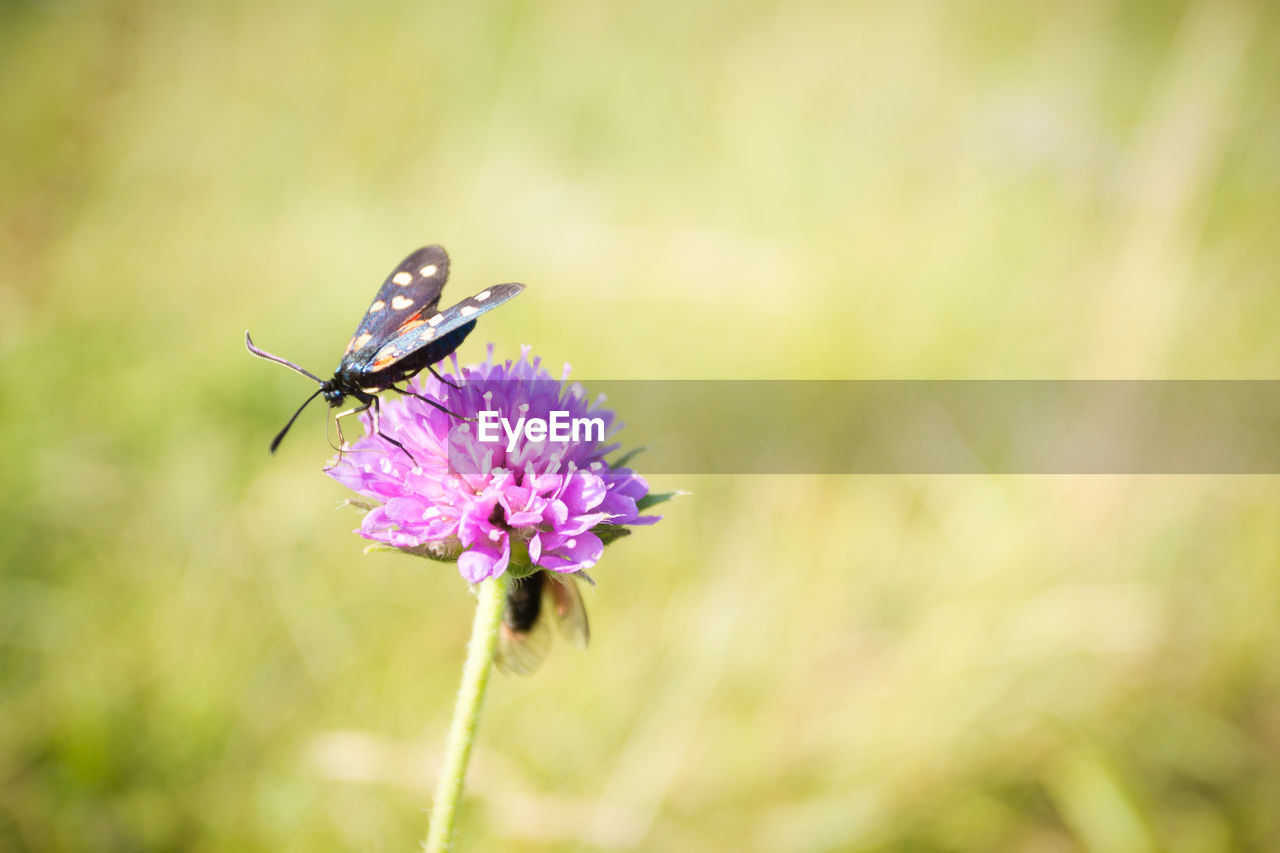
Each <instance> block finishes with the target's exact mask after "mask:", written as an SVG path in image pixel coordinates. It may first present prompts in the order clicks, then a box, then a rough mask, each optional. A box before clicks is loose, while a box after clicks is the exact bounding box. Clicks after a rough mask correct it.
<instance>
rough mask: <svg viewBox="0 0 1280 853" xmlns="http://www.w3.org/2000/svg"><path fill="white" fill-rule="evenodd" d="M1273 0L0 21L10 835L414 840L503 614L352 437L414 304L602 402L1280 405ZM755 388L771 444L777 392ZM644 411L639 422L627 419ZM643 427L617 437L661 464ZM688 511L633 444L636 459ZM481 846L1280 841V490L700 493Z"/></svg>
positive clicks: (529, 684)
mask: <svg viewBox="0 0 1280 853" xmlns="http://www.w3.org/2000/svg"><path fill="white" fill-rule="evenodd" d="M1278 37H1280V10H1278V9H1277V7H1276V6H1275V4H1272V3H1266V2H1261V1H1260V2H1256V3H1249V2H1245V0H1194V2H1191V3H1190V4H1187V5H1184V4H1181V3H1153V2H1136V3H1106V2H1100V1H1099V0H1083V2H1078V3H1070V4H1060V3H1047V2H1031V3H1026V2H1013V0H992V2H982V3H976V4H964V3H942V2H909V3H901V4H887V3H870V2H854V3H845V2H835V0H782V2H742V3H726V2H720V3H682V2H668V1H667V0H660V2H654V3H644V4H640V3H635V4H610V3H600V2H590V0H552V2H546V3H525V2H514V1H511V2H509V0H479V2H473V3H466V4H464V3H457V4H450V5H441V4H433V3H412V2H404V3H392V2H387V3H369V4H340V3H331V2H322V3H319V4H313V5H305V4H291V3H283V2H278V0H259V2H227V3H210V4H181V3H165V2H159V0H105V1H104V2H96V3H82V2H58V3H54V2H48V3H37V2H16V3H15V2H7V3H4V4H3V5H2V6H0V134H2V139H3V142H2V146H3V148H2V150H0V155H2V157H0V204H2V205H3V207H2V209H0V253H2V260H3V263H2V264H0V270H2V272H0V358H2V359H3V364H2V367H3V370H2V373H0V405H2V412H3V418H2V419H0V448H3V451H2V452H0V472H3V481H2V483H3V487H4V490H5V494H6V497H5V499H4V508H3V510H2V511H0V534H2V536H0V555H2V557H3V581H2V587H0V596H2V608H0V683H2V685H3V688H2V690H3V692H2V694H0V848H3V849H6V850H77V851H80V850H110V851H131V850H198V851H212V850H263V851H290V850H308V851H314V850H361V851H396V850H411V849H415V846H414V845H415V844H416V843H417V839H418V838H420V837H421V836H422V834H423V832H424V830H425V826H426V814H425V812H424V807H425V805H426V803H427V801H428V799H429V794H430V791H431V789H432V787H433V784H434V774H435V767H436V762H437V761H438V757H439V750H440V747H441V744H442V740H443V734H444V730H445V727H446V723H447V718H448V714H449V711H450V707H451V703H452V697H453V690H454V687H455V684H456V678H457V675H458V671H459V666H460V662H461V659H462V654H463V645H464V642H465V637H466V634H467V632H468V630H469V623H470V619H471V613H472V602H473V599H472V597H471V596H470V595H469V594H468V591H467V589H466V586H465V584H464V583H463V582H462V581H461V580H460V579H459V577H458V575H457V574H456V572H453V571H451V570H449V569H447V567H441V566H438V565H433V564H421V563H419V562H418V561H414V560H411V559H408V558H404V557H399V556H396V555H370V556H366V555H364V554H363V553H362V546H363V542H362V540H360V539H358V538H357V537H355V536H353V535H352V534H351V533H350V530H351V528H353V527H354V526H355V525H356V524H357V522H358V514H357V513H355V511H354V510H351V509H343V510H339V511H337V512H335V510H334V506H335V505H336V503H337V502H338V501H339V500H341V499H342V498H343V497H344V496H345V494H344V491H343V490H342V489H341V488H340V487H339V486H338V485H337V484H335V483H333V482H331V481H330V480H329V479H328V478H326V477H324V476H323V475H322V474H321V473H320V468H321V466H322V465H323V464H324V463H325V462H326V461H327V459H328V458H329V451H328V449H327V447H326V445H325V444H324V440H323V437H322V426H321V424H322V418H321V412H320V410H319V408H313V409H312V410H311V411H309V412H308V413H307V414H306V415H305V416H304V418H303V419H302V420H301V421H300V423H299V425H298V426H297V427H295V430H294V433H293V434H292V435H291V436H290V437H289V440H288V441H287V442H286V443H285V445H284V447H283V449H282V451H281V453H280V454H279V455H278V456H277V457H276V458H269V457H268V456H267V454H266V444H267V442H268V440H269V439H270V437H271V436H272V435H273V434H274V432H275V430H277V429H278V428H279V427H280V426H281V425H282V424H283V422H284V420H285V418H286V417H287V416H288V414H289V413H290V412H291V411H292V409H293V407H294V406H295V405H296V404H297V403H299V402H300V401H301V399H302V398H303V396H304V395H305V394H306V393H307V392H308V390H309V389H308V385H307V383H306V382H305V381H304V380H302V379H300V378H299V377H297V376H295V375H292V374H289V373H288V372H286V371H284V370H281V369H278V368H275V367H274V366H272V365H267V364H264V363H261V362H258V361H255V360H254V359H251V358H250V357H249V356H248V355H246V354H245V352H244V350H243V348H242V345H241V335H242V333H243V331H244V329H245V328H249V329H251V330H252V331H253V333H254V335H255V338H256V340H257V341H258V342H259V343H260V344H261V345H263V346H265V347H267V348H268V349H271V350H273V351H275V352H278V353H281V354H283V355H285V356H287V357H289V358H291V359H294V360H296V361H298V362H299V363H301V364H303V365H306V366H308V367H310V368H311V369H312V370H313V371H317V372H321V373H324V372H327V371H329V370H331V369H332V367H333V366H334V365H335V364H336V361H337V358H338V356H339V354H340V352H341V350H342V347H343V346H344V344H345V342H346V340H347V337H348V335H349V334H350V333H351V330H352V329H353V328H354V327H355V325H356V322H357V320H358V318H359V315H360V313H361V312H362V311H363V310H364V308H365V307H366V306H367V304H368V302H369V299H370V298H371V296H372V294H373V291H374V289H375V288H376V286H377V284H378V283H379V282H380V281H381V280H382V277H383V276H385V275H386V273H387V271H388V270H389V269H390V268H391V267H392V266H393V265H394V264H395V263H396V262H397V261H398V260H399V259H400V258H401V257H402V256H403V255H404V254H406V253H407V252H408V251H409V250H411V249H413V248H414V247H416V246H418V245H420V244H423V243H427V242H439V243H442V244H444V245H445V246H446V247H448V249H449V251H450V253H451V254H452V256H453V261H454V264H453V282H454V283H453V284H452V285H451V286H450V288H449V290H448V291H447V293H446V298H447V297H448V295H449V294H452V295H453V296H454V297H461V296H463V295H466V294H468V293H472V292H474V291H475V290H477V289H479V288H481V287H482V286H483V285H485V284H489V283H493V282H497V281H508V280H513V279H517V280H520V281H524V282H526V283H528V284H529V285H530V289H529V290H528V292H527V293H526V294H525V295H524V296H522V297H521V299H520V300H519V301H518V302H517V303H514V304H513V305H511V306H510V307H508V308H505V309H503V310H501V311H498V312H495V313H494V314H492V315H490V316H489V317H486V318H485V320H484V322H483V324H482V325H481V327H480V329H479V331H478V332H477V333H476V334H475V335H473V336H472V338H471V340H470V341H468V343H467V344H466V345H465V346H464V348H463V351H462V356H463V358H464V360H475V359H477V358H479V357H480V356H481V355H482V353H483V345H484V343H485V341H486V340H488V341H493V342H495V343H496V344H497V347H498V353H499V354H500V355H504V356H511V355H514V354H516V353H517V351H518V346H519V345H520V344H522V343H528V344H532V345H533V346H534V347H535V348H536V352H537V353H538V354H540V355H541V356H543V357H544V358H545V359H546V360H548V361H549V362H550V363H551V364H552V366H553V367H554V366H558V365H559V364H560V363H561V362H565V361H567V362H570V363H572V365H573V367H574V375H575V376H577V377H580V378H585V379H591V378H593V377H595V378H736V377H744V378H951V377H966V378H1089V377H1111V378H1143V377H1150V378H1229V377H1239V378H1275V376H1276V367H1277V364H1280V338H1278V336H1277V335H1276V328H1277V312H1278V311H1280V288H1278V287H1277V281H1278V275H1280V239H1277V228H1278V227H1280V206H1278V204H1277V200H1278V199H1280V157H1278V156H1277V152H1280V98H1278V97H1277V96H1278V94H1280V90H1278V89H1277V81H1280V49H1277V48H1278V47H1280V38H1278ZM767 405H768V402H767V401H762V406H767ZM621 415H622V417H623V419H624V420H625V418H626V413H625V412H623V413H621ZM624 438H625V433H624ZM637 464H638V467H640V468H641V470H643V457H641V458H640V460H638V463H637ZM653 486H654V488H655V489H657V490H668V489H673V488H684V489H690V490H692V491H693V492H694V494H693V495H692V496H691V497H687V498H683V499H681V500H680V501H677V502H676V503H673V504H668V505H666V507H665V509H666V512H667V519H666V520H665V521H664V522H663V523H661V524H660V525H658V526H657V527H655V528H651V529H648V530H644V531H641V532H640V533H639V534H638V535H636V536H633V537H631V538H630V539H628V540H625V541H623V542H620V543H619V544H617V545H615V546H613V547H612V548H611V549H610V550H609V552H608V554H607V555H606V558H605V560H604V561H603V562H602V563H601V565H600V566H599V567H598V570H597V571H596V572H595V573H594V574H595V576H596V578H597V580H598V581H599V586H598V588H596V589H595V590H594V591H592V592H591V593H589V595H588V607H589V610H590V612H591V616H592V619H593V625H594V629H595V630H594V634H595V636H594V639H593V645H592V648H591V649H590V650H589V651H588V652H587V653H585V654H584V653H580V652H578V651H576V650H573V649H571V648H569V647H567V646H565V645H563V644H561V645H560V646H559V647H558V648H556V649H555V650H554V651H553V653H552V655H551V657H550V658H549V659H548V661H547V663H546V664H545V666H544V667H543V669H542V671H541V672H539V673H538V674H537V676H536V677H534V678H532V679H527V680H522V679H513V678H497V679H496V680H495V682H494V685H493V688H492V692H491V695H490V701H489V704H488V707H487V709H486V714H485V718H484V720H483V723H482V728H481V736H480V740H479V744H478V747H477V752H476V756H475V764H474V765H473V768H472V769H473V772H472V774H471V777H470V780H469V789H468V799H467V800H466V804H465V809H464V813H463V822H462V826H461V832H460V840H459V845H458V847H459V849H461V850H486V851H494V850H497V851H502V850H534V851H539V850H585V851H597V850H600V851H604V850H641V849H643V850H760V851H764V850H769V851H772V850H795V851H837V850H840V851H843V850H859V851H862V850H865V851H881V850H884V851H888V850H911V851H935V850H936V851H950V850H1025V851H1046V853H1047V852H1048V851H1052V852H1053V853H1057V852H1058V851H1090V853H1145V851H1176V853H1193V851H1194V852H1195V853H1199V852H1200V851H1205V853H1208V851H1227V850H1260V851H1261V850H1274V849H1277V848H1280V654H1277V651H1276V650H1277V649H1278V648H1280V619H1277V614H1278V613H1280V571H1278V570H1280V483H1278V482H1277V481H1276V479H1275V478H1268V477H1231V478H1229V477H1222V478H1213V477H1143V478H1133V477H1017V478H983V477H857V478H854V477H825V478H818V477H812V478H807V477H769V478H765V477H720V478H716V477H680V476H662V477H655V478H653Z"/></svg>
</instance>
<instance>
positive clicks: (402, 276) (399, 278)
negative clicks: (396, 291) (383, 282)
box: [391, 272, 413, 287]
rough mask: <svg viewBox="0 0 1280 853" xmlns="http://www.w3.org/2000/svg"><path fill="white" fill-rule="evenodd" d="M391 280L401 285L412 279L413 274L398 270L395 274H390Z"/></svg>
mask: <svg viewBox="0 0 1280 853" xmlns="http://www.w3.org/2000/svg"><path fill="white" fill-rule="evenodd" d="M391 280H392V281H394V282H395V283H396V284H398V285H400V286H401V287H403V286H404V285H406V284H408V283H409V282H411V281H413V275H412V274H410V273H407V272H398V273H396V274H395V275H393V276H391Z"/></svg>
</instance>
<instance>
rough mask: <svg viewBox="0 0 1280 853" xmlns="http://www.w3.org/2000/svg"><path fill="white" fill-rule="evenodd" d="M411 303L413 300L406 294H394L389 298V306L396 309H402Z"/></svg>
mask: <svg viewBox="0 0 1280 853" xmlns="http://www.w3.org/2000/svg"><path fill="white" fill-rule="evenodd" d="M412 304H413V300H412V299H410V298H409V297H407V296H396V297H395V298H393V299H392V300H391V307H392V308H394V309H396V310H397V311H403V310H404V309H406V308H408V307H409V306H410V305H412Z"/></svg>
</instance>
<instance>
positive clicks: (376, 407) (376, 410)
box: [361, 396, 418, 465]
mask: <svg viewBox="0 0 1280 853" xmlns="http://www.w3.org/2000/svg"><path fill="white" fill-rule="evenodd" d="M370 407H372V410H373V414H372V418H373V431H374V432H375V433H376V434H377V435H380V436H382V438H384V439H385V440H387V441H389V442H390V443H392V444H394V445H395V446H396V447H398V448H400V449H401V450H403V451H404V455H405V456H408V457H409V461H410V462H412V463H413V464H414V465H417V464H418V460H417V459H414V458H413V454H412V453H410V452H409V449H408V448H407V447H405V446H404V445H403V444H401V443H400V442H398V441H396V440H395V439H394V438H392V437H391V436H389V435H387V434H386V433H385V432H383V431H382V427H381V426H380V424H379V416H380V414H381V411H382V409H381V406H380V404H379V403H378V398H377V396H371V397H370V398H369V400H368V401H367V402H366V403H365V404H364V408H365V409H368V408H370ZM363 410H364V409H361V411H363Z"/></svg>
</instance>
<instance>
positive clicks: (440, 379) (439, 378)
mask: <svg viewBox="0 0 1280 853" xmlns="http://www.w3.org/2000/svg"><path fill="white" fill-rule="evenodd" d="M427 370H429V371H430V372H431V375H432V376H434V377H435V378H436V381H437V382H441V383H443V384H445V385H448V386H449V387H450V388H452V389H453V390H455V391H461V390H462V386H461V385H454V384H453V383H452V382H450V381H449V380H448V379H445V378H444V377H443V376H441V375H440V374H439V373H436V366H435V365H434V364H428V365H427Z"/></svg>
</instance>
